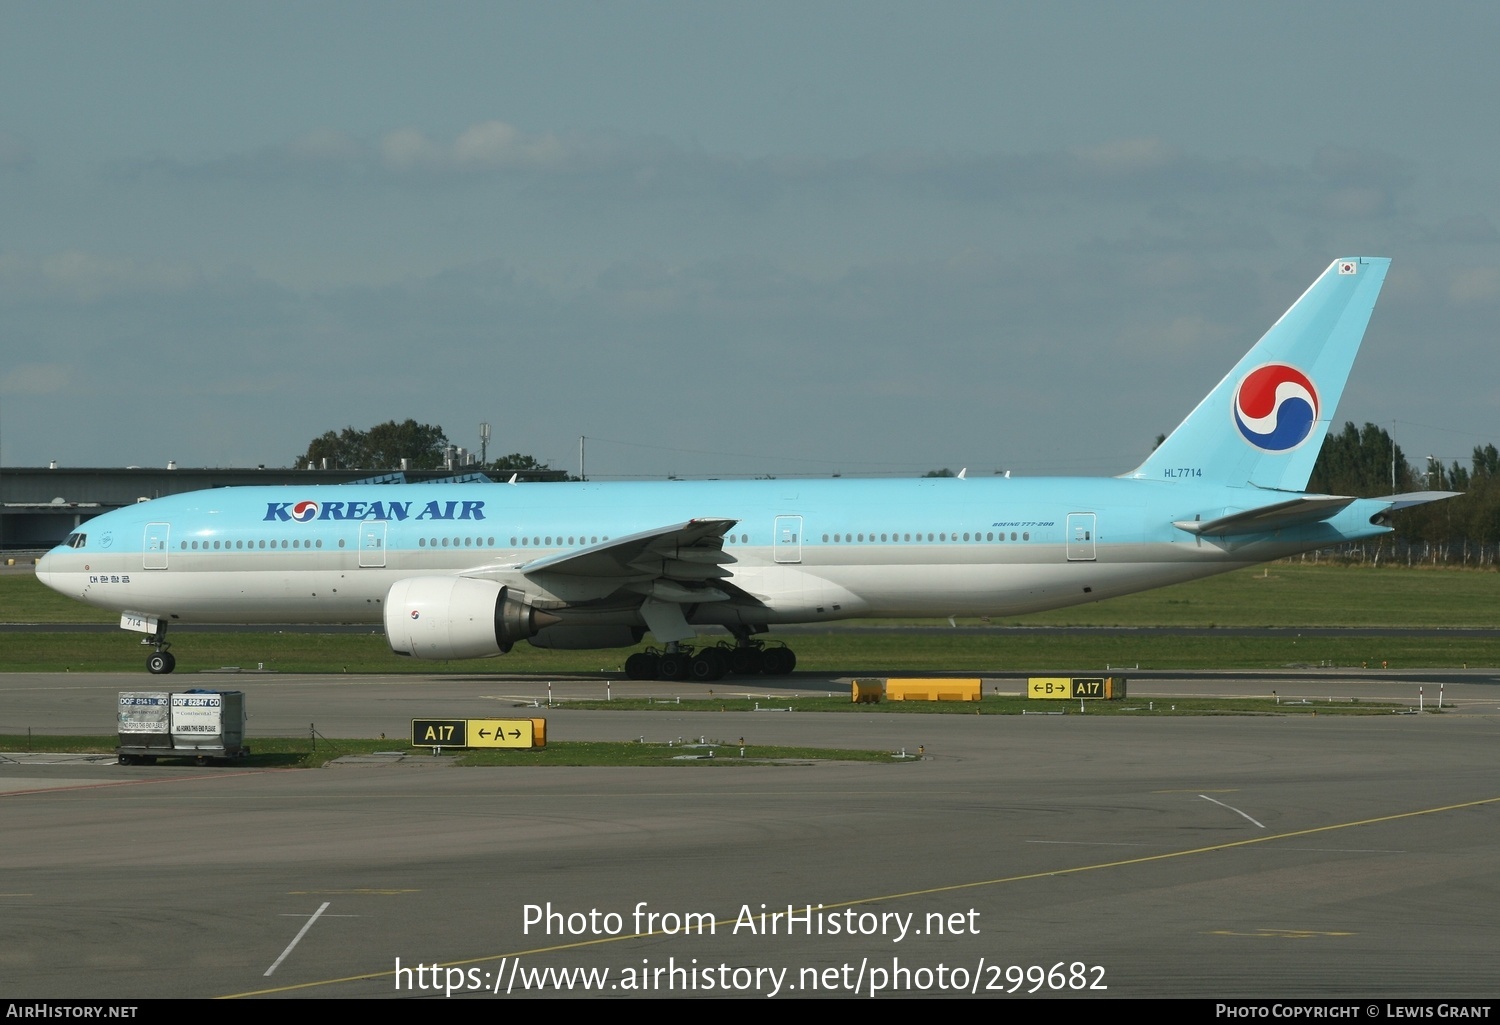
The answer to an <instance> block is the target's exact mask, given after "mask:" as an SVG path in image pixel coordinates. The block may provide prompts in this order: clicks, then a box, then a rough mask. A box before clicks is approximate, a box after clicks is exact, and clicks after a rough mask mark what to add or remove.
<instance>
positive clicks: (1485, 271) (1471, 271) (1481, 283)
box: [1448, 267, 1500, 304]
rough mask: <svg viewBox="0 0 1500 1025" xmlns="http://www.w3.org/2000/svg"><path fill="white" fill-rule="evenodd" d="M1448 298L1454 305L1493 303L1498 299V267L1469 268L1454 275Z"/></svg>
mask: <svg viewBox="0 0 1500 1025" xmlns="http://www.w3.org/2000/svg"><path fill="white" fill-rule="evenodd" d="M1448 297H1449V298H1450V299H1452V300H1453V301H1454V302H1456V303H1465V304H1468V303H1493V302H1495V301H1496V300H1497V299H1500V267H1470V268H1468V269H1466V270H1462V271H1459V272H1458V273H1457V274H1455V275H1454V277H1453V280H1452V282H1450V283H1449V285H1448Z"/></svg>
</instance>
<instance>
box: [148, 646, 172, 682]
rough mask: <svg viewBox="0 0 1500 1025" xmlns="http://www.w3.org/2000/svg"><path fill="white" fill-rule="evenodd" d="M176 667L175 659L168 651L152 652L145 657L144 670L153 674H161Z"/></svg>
mask: <svg viewBox="0 0 1500 1025" xmlns="http://www.w3.org/2000/svg"><path fill="white" fill-rule="evenodd" d="M176 668H177V659H176V658H174V657H173V656H172V653H171V652H170V651H157V652H153V653H152V654H151V656H150V657H149V658H147V659H146V671H147V672H148V673H151V674H152V675H154V676H162V675H164V674H166V673H170V672H171V671H172V670H174V669H176Z"/></svg>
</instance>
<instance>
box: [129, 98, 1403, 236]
mask: <svg viewBox="0 0 1500 1025" xmlns="http://www.w3.org/2000/svg"><path fill="white" fill-rule="evenodd" d="M129 170H130V172H131V173H135V174H148V175H149V174H167V175H171V176H174V177H181V178H189V179H192V178H203V179H210V180H212V179H236V178H238V179H251V180H254V179H275V178H294V179H304V180H306V181H308V182H309V183H318V182H322V183H325V184H333V183H336V182H338V183H342V182H346V181H348V180H350V179H363V180H369V181H385V182H388V183H399V184H401V185H404V186H407V187H421V186H422V185H424V184H426V183H436V182H453V181H460V182H462V181H472V182H488V181H491V180H496V179H499V180H510V181H514V182H516V183H518V184H521V185H524V186H526V187H528V188H531V189H540V190H543V191H550V192H552V193H554V194H558V195H563V196H570V197H576V196H579V195H588V196H597V197H601V198H608V197H611V196H613V197H615V198H619V199H630V200H639V199H641V198H650V199H654V200H659V201H663V202H675V203H681V202H688V201H696V200H698V199H701V198H705V197H707V198H716V199H718V200H720V201H724V202H729V203H731V204H733V205H735V206H739V207H745V206H747V205H748V206H752V207H759V206H762V205H763V204H765V203H766V202H767V201H768V200H770V199H772V198H774V197H780V196H788V197H792V196H806V197H810V198H814V199H816V200H818V201H820V202H829V201H838V202H843V203H861V202H865V201H866V200H867V199H868V194H869V191H870V190H885V191H894V192H897V193H902V194H909V195H911V196H916V197H928V198H936V199H940V200H943V201H947V202H956V203H985V204H1010V205H1015V204H1020V203H1024V202H1026V201H1028V200H1029V199H1032V198H1039V197H1040V198H1053V197H1066V198H1068V199H1070V200H1077V201H1082V202H1118V201H1120V200H1126V201H1139V202H1148V203H1154V204H1160V205H1161V206H1162V208H1163V209H1164V210H1166V209H1169V208H1171V207H1173V206H1174V205H1181V204H1183V203H1186V202H1192V201H1195V200H1207V201H1211V202H1216V203H1225V202H1231V201H1232V202H1235V203H1239V204H1245V203H1251V204H1255V205H1258V206H1261V207H1265V208H1280V209H1283V210H1289V211H1293V212H1295V213H1296V214H1298V215H1299V216H1306V215H1307V214H1308V213H1315V214H1317V215H1318V216H1322V217H1331V218H1335V219H1350V218H1370V217H1380V216H1386V215H1388V214H1389V213H1391V212H1392V211H1393V209H1394V207H1395V205H1396V202H1397V199H1398V198H1399V197H1400V196H1401V195H1402V194H1404V192H1405V190H1407V189H1409V187H1410V183H1411V179H1412V175H1411V172H1410V168H1409V167H1408V166H1407V165H1406V164H1404V163H1403V162H1402V161H1399V160H1397V159H1396V158H1393V157H1389V156H1387V155H1384V154H1381V153H1377V152H1367V151H1359V150H1342V149H1332V148H1325V149H1322V150H1319V151H1318V152H1317V153H1316V154H1315V155H1314V156H1313V158H1312V159H1311V161H1310V162H1309V164H1308V165H1307V166H1304V167H1298V166H1291V165H1273V164H1270V163H1267V162H1265V161H1263V160H1259V159H1256V158H1211V157H1206V156H1202V155H1197V154H1192V153H1187V152H1184V151H1182V150H1180V149H1177V148H1175V147H1173V146H1170V145H1168V144H1167V143H1166V142H1164V141H1163V140H1162V139H1160V138H1156V137H1150V136H1146V137H1125V138H1120V139H1112V140H1103V141H1101V142H1099V143H1097V144H1095V145H1092V146H1086V147H1076V148H1063V149H1054V150H1039V151H1034V152H1020V153H1015V152H993V151H992V152H974V151H970V152H961V151H960V152H954V151H947V150H937V149H918V148H911V147H907V148H902V149H891V150H883V151H874V152H869V153H865V154H859V155H851V156H831V155H826V154H817V153H779V154H772V155H769V156H755V157H751V156H746V155H743V154H738V153H732V152H717V153H716V152H707V151H704V150H702V149H699V148H696V147H684V146H680V145H677V144H675V143H673V142H671V141H670V140H666V139H661V138H655V137H644V136H637V137H627V136H623V135H620V134H618V133H609V132H594V133H579V134H571V135H565V134H561V133H557V132H550V131H544V132H531V131H527V130H524V129H522V128H520V127H519V126H517V125H515V124H512V123H510V122H507V121H504V120H500V119H491V120H487V121H482V122H478V123H476V124H473V125H470V126H468V127H467V128H464V129H463V130H462V131H460V132H458V133H457V134H456V135H455V136H453V137H452V138H448V139H444V138H441V137H436V136H434V135H432V134H430V133H429V132H427V131H425V130H423V129H422V128H420V127H416V126H408V127H404V128H398V129H395V130H392V131H390V132H387V133H385V134H384V135H382V136H380V137H379V138H378V139H375V140H373V141H360V140H358V139H356V138H354V137H353V136H350V135H347V134H345V133H342V132H339V131H336V130H333V129H319V130H316V131H312V132H308V133H305V134H304V135H301V136H299V137H297V138H295V139H293V140H291V141H289V142H287V143H286V144H284V145H280V146H273V147H269V148H264V149H259V150H254V151H248V152H244V153H230V154H227V155H224V156H222V157H220V158H217V159H214V160H209V161H199V162H193V161H179V160H172V159H166V158H157V159H153V160H150V161H146V162H143V163H140V164H137V165H135V166H134V167H133V168H131V169H129Z"/></svg>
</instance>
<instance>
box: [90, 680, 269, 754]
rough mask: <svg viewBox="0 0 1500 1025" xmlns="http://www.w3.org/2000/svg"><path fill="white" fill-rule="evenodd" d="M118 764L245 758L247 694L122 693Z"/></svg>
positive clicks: (207, 692) (200, 691)
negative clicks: (167, 759) (164, 759)
mask: <svg viewBox="0 0 1500 1025" xmlns="http://www.w3.org/2000/svg"><path fill="white" fill-rule="evenodd" d="M118 718H119V734H120V746H119V748H118V750H117V754H118V755H119V759H120V764H121V765H134V764H136V763H137V762H142V763H145V764H147V765H149V764H151V763H152V762H155V761H156V759H158V758H192V759H194V760H195V761H196V762H197V763H198V764H199V765H207V764H208V762H209V760H210V759H215V758H243V757H244V756H246V755H248V754H249V753H250V749H249V748H248V747H246V746H245V692H244V691H239V690H226V691H218V690H190V691H182V692H179V693H169V692H167V691H121V692H120V709H119V717H118Z"/></svg>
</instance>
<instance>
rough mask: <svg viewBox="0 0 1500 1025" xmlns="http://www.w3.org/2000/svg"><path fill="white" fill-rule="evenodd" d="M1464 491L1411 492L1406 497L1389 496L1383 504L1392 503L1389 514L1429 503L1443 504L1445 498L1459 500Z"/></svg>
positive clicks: (1383, 499) (1384, 499)
mask: <svg viewBox="0 0 1500 1025" xmlns="http://www.w3.org/2000/svg"><path fill="white" fill-rule="evenodd" d="M1461 494H1463V492H1462V491H1409V492H1407V493H1406V494H1404V495H1387V496H1386V497H1385V498H1382V499H1381V501H1382V502H1389V503H1391V507H1390V508H1389V509H1388V510H1386V511H1387V512H1400V511H1401V510H1402V509H1410V508H1412V507H1414V506H1418V505H1426V504H1427V503H1428V502H1441V501H1442V500H1443V499H1445V498H1457V497H1458V496H1459V495H1461Z"/></svg>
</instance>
